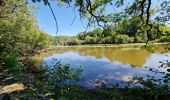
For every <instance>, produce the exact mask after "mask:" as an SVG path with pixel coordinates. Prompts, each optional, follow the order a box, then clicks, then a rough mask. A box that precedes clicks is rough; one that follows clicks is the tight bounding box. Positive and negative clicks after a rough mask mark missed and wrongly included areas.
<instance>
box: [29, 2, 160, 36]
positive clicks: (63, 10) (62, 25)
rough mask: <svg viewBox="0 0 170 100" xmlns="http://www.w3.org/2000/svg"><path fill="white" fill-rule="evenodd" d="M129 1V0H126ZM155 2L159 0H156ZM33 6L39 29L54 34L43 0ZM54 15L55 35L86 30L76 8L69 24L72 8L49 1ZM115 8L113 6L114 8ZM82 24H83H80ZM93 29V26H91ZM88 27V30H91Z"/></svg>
mask: <svg viewBox="0 0 170 100" xmlns="http://www.w3.org/2000/svg"><path fill="white" fill-rule="evenodd" d="M127 1H128V2H129V0H127ZM156 1H157V2H158V1H159V0H156ZM152 3H153V4H156V2H152ZM31 4H32V5H33V6H38V7H39V9H38V10H31V11H32V12H33V14H34V16H35V17H36V19H37V21H38V26H39V27H40V29H41V30H43V31H44V32H46V33H48V34H50V35H52V36H56V25H55V21H54V18H53V15H52V12H51V11H50V9H49V7H48V6H45V5H44V4H43V2H40V3H32V2H31ZM50 4H51V6H52V8H53V10H54V13H55V16H56V18H57V22H58V29H59V30H58V33H57V35H62V36H74V35H76V34H78V33H79V32H82V31H85V30H86V24H87V21H86V20H84V21H82V23H81V21H80V18H79V15H78V12H77V10H76V19H75V21H74V23H73V24H72V25H71V23H72V21H73V19H74V17H75V14H74V10H73V9H72V8H68V7H66V6H62V7H59V6H58V5H57V3H56V2H55V1H52V2H50ZM115 9H116V8H114V10H115ZM112 10H113V8H109V9H107V11H109V12H111V11H112ZM121 10H122V9H121V8H118V9H116V11H118V12H119V11H121ZM82 24H83V25H82ZM91 29H93V28H91ZM91 29H89V30H91Z"/></svg>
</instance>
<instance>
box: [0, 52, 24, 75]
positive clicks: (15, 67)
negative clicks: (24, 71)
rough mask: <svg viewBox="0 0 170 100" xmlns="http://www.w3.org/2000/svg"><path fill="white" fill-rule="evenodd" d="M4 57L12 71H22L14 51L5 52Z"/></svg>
mask: <svg viewBox="0 0 170 100" xmlns="http://www.w3.org/2000/svg"><path fill="white" fill-rule="evenodd" d="M2 59H3V60H4V63H5V66H6V67H7V68H8V70H9V72H10V73H12V74H14V75H19V74H20V73H21V69H20V64H19V62H18V60H17V58H16V56H15V55H14V54H13V53H11V52H10V53H9V52H3V53H2Z"/></svg>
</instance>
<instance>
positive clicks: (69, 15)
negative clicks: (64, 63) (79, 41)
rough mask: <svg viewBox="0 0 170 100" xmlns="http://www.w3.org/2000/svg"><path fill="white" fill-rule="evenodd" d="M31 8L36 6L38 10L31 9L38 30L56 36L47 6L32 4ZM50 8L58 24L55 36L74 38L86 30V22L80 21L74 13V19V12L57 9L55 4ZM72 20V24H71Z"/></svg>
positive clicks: (65, 8) (70, 9)
mask: <svg viewBox="0 0 170 100" xmlns="http://www.w3.org/2000/svg"><path fill="white" fill-rule="evenodd" d="M31 4H32V5H33V6H38V8H39V9H38V10H33V9H31V12H33V15H34V16H35V17H36V19H37V22H38V26H39V28H40V29H41V30H42V31H44V32H46V33H48V34H50V35H52V36H56V24H55V21H54V18H53V15H52V12H51V11H50V9H49V7H48V6H45V5H44V4H43V3H42V2H41V3H32V2H31ZM51 7H52V8H53V10H54V13H55V16H56V19H57V22H58V32H57V35H58V36H59V35H62V36H74V35H76V34H78V33H79V32H82V31H85V30H86V24H87V21H86V20H83V21H82V22H81V21H80V17H79V16H78V12H76V19H75V20H74V18H75V14H74V10H73V9H72V8H68V7H63V6H62V7H58V6H57V4H56V3H55V2H52V3H51ZM73 20H74V23H73V24H71V23H72V22H73Z"/></svg>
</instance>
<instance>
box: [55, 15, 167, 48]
mask: <svg viewBox="0 0 170 100" xmlns="http://www.w3.org/2000/svg"><path fill="white" fill-rule="evenodd" d="M140 23H142V21H141V19H140V18H139V17H136V18H132V19H131V20H124V21H122V22H120V23H118V24H113V25H112V24H111V25H107V26H106V27H105V28H104V29H102V28H96V29H94V30H92V31H89V32H87V31H84V32H81V33H79V34H78V35H77V36H74V37H62V36H57V37H54V41H53V45H80V44H121V43H145V42H147V36H146V33H147V32H146V30H147V29H146V27H144V26H140ZM159 30H160V32H161V33H162V34H158V33H157V31H156V29H152V30H151V32H150V33H151V35H150V41H152V42H170V27H169V26H166V25H161V26H160V28H159Z"/></svg>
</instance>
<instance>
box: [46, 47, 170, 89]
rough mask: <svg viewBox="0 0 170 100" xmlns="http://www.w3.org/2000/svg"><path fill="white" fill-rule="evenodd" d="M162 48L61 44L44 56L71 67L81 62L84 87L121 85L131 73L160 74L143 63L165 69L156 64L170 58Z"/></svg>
mask: <svg viewBox="0 0 170 100" xmlns="http://www.w3.org/2000/svg"><path fill="white" fill-rule="evenodd" d="M162 50H164V49H162V47H161V46H159V47H157V48H156V49H155V53H150V52H148V51H146V50H144V49H140V48H137V47H131V48H115V47H60V48H57V49H56V52H55V53H54V54H53V55H51V56H49V57H46V58H44V62H45V63H46V64H47V65H49V66H52V65H53V64H54V63H51V61H52V59H53V58H55V59H58V60H59V61H61V63H62V64H70V65H71V66H72V67H73V68H77V67H79V66H82V67H83V69H84V71H83V72H82V76H81V77H83V78H85V80H84V82H83V83H82V84H81V85H82V86H84V87H86V88H96V87H101V86H107V87H113V86H114V85H117V83H119V85H120V87H124V86H125V85H126V84H125V83H124V82H128V81H129V80H130V78H132V77H134V76H139V77H140V76H142V77H146V76H147V74H150V75H154V76H155V77H157V78H161V75H160V74H157V75H155V74H154V73H152V72H151V71H149V70H148V68H145V67H149V68H154V69H157V70H158V71H164V72H166V70H167V69H166V68H159V66H160V65H161V63H160V61H166V60H168V61H170V53H161V52H162Z"/></svg>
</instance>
